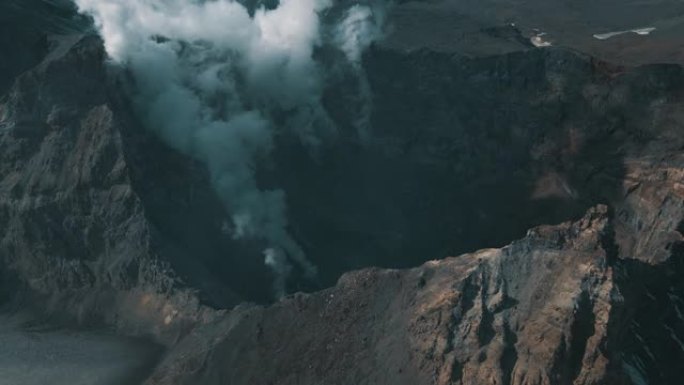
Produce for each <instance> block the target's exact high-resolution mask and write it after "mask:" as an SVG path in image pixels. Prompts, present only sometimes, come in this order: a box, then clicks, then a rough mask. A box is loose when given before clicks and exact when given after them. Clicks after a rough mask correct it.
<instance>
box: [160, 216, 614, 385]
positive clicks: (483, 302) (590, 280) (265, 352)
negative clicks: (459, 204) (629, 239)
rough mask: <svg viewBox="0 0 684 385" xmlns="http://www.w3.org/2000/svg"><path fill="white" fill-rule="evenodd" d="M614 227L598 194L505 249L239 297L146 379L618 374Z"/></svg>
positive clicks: (447, 379) (408, 380) (504, 378)
mask: <svg viewBox="0 0 684 385" xmlns="http://www.w3.org/2000/svg"><path fill="white" fill-rule="evenodd" d="M610 237H611V234H610V228H609V226H608V217H607V208H606V207H605V206H598V207H597V208H594V209H591V210H590V211H589V212H588V213H587V215H586V216H585V217H584V218H583V219H581V220H580V221H578V222H575V223H570V222H568V223H564V224H561V225H558V226H543V227H539V228H535V229H533V230H530V231H529V233H528V235H527V237H526V238H524V239H522V240H520V241H516V242H514V243H513V244H511V245H510V246H507V247H504V248H502V249H488V250H483V251H479V252H477V253H473V254H466V255H462V256H460V257H456V258H448V259H445V260H440V261H431V262H428V263H426V264H425V265H423V266H422V267H419V268H414V269H408V270H380V269H368V270H362V271H358V272H354V273H348V274H345V275H344V276H343V277H342V278H341V279H340V281H339V283H338V284H337V286H336V287H334V288H332V289H329V290H325V291H323V292H320V293H316V294H311V295H306V294H296V295H294V296H291V297H289V298H286V299H284V300H281V301H280V302H278V303H276V304H275V305H273V306H271V307H268V308H262V307H249V306H240V307H238V308H236V309H235V310H233V311H232V312H230V313H229V314H227V315H226V316H225V317H223V318H221V319H220V320H217V321H216V322H215V323H211V324H209V325H206V326H203V327H200V328H198V329H196V330H195V331H193V333H192V334H190V335H189V336H188V337H187V338H186V339H185V340H184V341H182V342H181V343H180V344H179V345H178V346H177V347H176V349H175V351H173V352H171V354H170V355H169V356H168V357H167V358H166V359H165V361H164V362H163V363H162V364H161V365H160V366H159V367H158V369H157V373H155V374H154V375H153V376H152V378H151V379H150V380H149V381H148V383H149V384H199V383H202V384H219V383H229V384H255V385H256V384H302V385H304V384H321V383H326V384H515V385H519V384H530V385H531V384H571V383H574V384H603V383H607V382H609V383H617V381H619V377H620V374H619V371H618V370H616V369H618V368H615V367H614V366H611V362H612V361H611V359H612V358H615V357H614V356H615V355H616V353H617V352H616V350H615V348H614V345H616V337H617V336H619V334H620V332H621V330H620V327H619V326H617V325H616V324H615V321H614V318H615V317H620V316H621V315H622V314H623V313H624V309H623V298H622V296H621V294H620V289H619V288H618V287H617V284H616V281H615V278H614V275H615V271H614V267H613V263H614V261H615V255H611V254H612V253H613V252H614V251H615V250H614V249H613V248H611V247H610ZM607 245H608V246H607Z"/></svg>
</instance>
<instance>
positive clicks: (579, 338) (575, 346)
mask: <svg viewBox="0 0 684 385" xmlns="http://www.w3.org/2000/svg"><path fill="white" fill-rule="evenodd" d="M595 320H596V316H595V314H594V309H593V304H592V301H591V298H590V297H589V293H587V292H586V291H585V292H582V294H581V295H580V298H579V300H578V302H577V309H576V311H575V318H574V320H573V323H572V327H571V329H570V333H571V340H570V346H569V349H570V350H569V352H568V370H569V376H568V377H567V378H569V381H568V383H569V384H571V383H573V381H574V380H575V379H576V378H577V377H578V376H579V374H580V372H581V370H582V366H583V365H582V359H583V358H584V354H585V352H586V349H587V341H588V340H589V337H591V336H592V335H594V331H595V330H594V322H595Z"/></svg>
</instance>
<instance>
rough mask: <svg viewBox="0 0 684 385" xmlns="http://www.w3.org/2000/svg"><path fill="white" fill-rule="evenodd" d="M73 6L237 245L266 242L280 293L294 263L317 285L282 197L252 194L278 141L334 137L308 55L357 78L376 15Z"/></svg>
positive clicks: (366, 10) (191, 2) (322, 0)
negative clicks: (204, 173)
mask: <svg viewBox="0 0 684 385" xmlns="http://www.w3.org/2000/svg"><path fill="white" fill-rule="evenodd" d="M75 2H76V4H77V5H78V7H79V9H80V11H81V12H84V13H87V14H89V15H91V16H92V17H93V19H94V20H95V23H96V26H97V27H98V28H99V31H100V33H101V35H102V37H103V40H104V42H105V47H106V50H107V53H108V54H109V56H110V57H111V59H112V60H113V61H114V62H115V63H117V64H119V65H122V66H125V67H126V68H127V69H128V70H129V71H130V72H131V74H132V75H133V78H134V80H135V93H134V96H133V98H134V103H135V105H136V107H137V109H138V111H139V114H140V116H141V118H142V119H143V121H144V123H145V124H146V126H147V127H148V128H149V129H151V130H153V131H154V132H156V133H157V134H158V135H159V136H160V137H161V138H162V139H163V140H165V141H166V142H167V143H168V144H169V145H171V146H173V147H174V148H176V149H177V150H179V151H181V152H183V153H186V154H189V155H191V156H193V157H195V158H196V159H199V160H200V161H202V162H203V163H204V164H205V165H206V166H207V168H208V170H209V172H210V174H211V178H212V182H213V185H214V187H215V189H216V191H217V192H218V194H219V196H220V197H221V199H222V200H223V202H224V204H225V206H226V208H227V211H228V212H229V213H230V215H231V218H230V225H229V228H230V229H229V230H230V232H231V234H232V236H233V237H234V238H251V239H259V240H262V241H264V243H265V244H266V246H265V250H264V256H265V260H264V263H265V264H266V265H267V266H268V267H269V268H271V270H272V271H273V272H274V273H275V274H276V275H277V276H278V278H277V279H276V283H275V286H276V287H275V289H276V291H277V292H278V293H279V294H282V293H283V292H284V290H285V281H286V278H287V275H288V274H289V273H290V271H291V270H292V266H291V264H290V262H292V263H295V264H296V265H298V266H299V267H300V268H302V269H303V270H304V271H305V272H306V274H307V275H308V276H309V277H314V276H315V275H316V268H315V266H313V265H312V264H311V263H310V262H309V261H308V259H307V258H306V256H305V254H304V252H303V250H302V249H301V247H300V246H299V245H298V244H297V242H296V241H295V240H294V239H293V238H292V237H291V236H290V234H289V233H288V230H287V229H288V221H287V207H286V203H285V193H284V191H282V190H278V189H274V190H265V189H261V188H259V186H258V184H257V181H256V177H255V169H256V166H257V162H258V161H259V160H260V159H263V158H265V157H267V156H268V154H269V152H270V151H271V150H272V148H273V146H274V135H275V134H276V133H278V132H280V131H281V130H288V132H292V133H293V134H296V135H298V137H299V138H301V140H302V141H304V142H305V143H307V144H308V145H309V146H316V145H317V144H318V143H319V142H320V141H321V139H322V138H323V137H325V136H326V135H330V134H331V133H334V130H335V128H334V124H333V123H332V122H331V121H330V119H329V118H328V115H327V113H326V112H325V109H324V108H323V107H322V105H321V95H322V92H323V87H324V79H325V71H326V69H325V68H323V67H322V65H320V64H319V63H317V62H316V60H314V51H315V49H316V48H317V47H320V46H323V45H329V46H333V47H336V48H337V49H338V50H340V51H342V52H343V53H344V56H345V57H346V58H347V61H348V63H346V65H349V66H352V67H354V68H356V69H359V70H360V68H361V64H360V61H361V53H362V51H363V50H364V49H365V48H367V47H368V46H369V45H370V44H371V43H372V42H373V41H374V40H376V39H377V38H379V37H380V34H381V24H382V21H383V20H384V17H383V16H382V15H383V13H382V12H379V9H380V7H378V6H371V5H362V4H358V3H357V4H354V5H351V6H350V7H348V9H347V10H346V11H344V12H342V15H343V16H342V17H341V18H338V20H336V21H335V22H334V24H335V25H332V26H324V25H322V22H321V15H322V14H323V12H325V11H327V10H330V9H331V7H333V3H332V1H331V0H281V1H280V3H279V4H278V6H277V7H275V8H273V9H266V8H263V7H262V8H258V9H256V10H255V11H254V12H253V13H252V14H250V12H249V10H248V9H247V8H246V7H245V6H244V5H242V4H240V3H239V2H237V1H234V0H214V1H198V0H75ZM364 92H367V90H366V91H364ZM364 114H365V112H364Z"/></svg>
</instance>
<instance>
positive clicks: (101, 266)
mask: <svg viewBox="0 0 684 385" xmlns="http://www.w3.org/2000/svg"><path fill="white" fill-rule="evenodd" d="M62 3H63V2H62ZM19 4H20V3H19V2H9V3H3V4H2V5H0V10H9V9H11V13H10V11H7V12H8V13H3V12H0V17H1V16H2V15H6V14H14V15H15V16H16V15H19V14H21V12H28V11H27V9H28V8H26V7H19ZM26 4H32V5H34V6H35V7H36V8H35V9H36V10H38V11H40V12H46V14H47V15H59V17H47V18H44V17H43V18H37V19H35V20H33V21H32V23H26V24H22V23H17V20H22V18H21V17H19V16H17V19H11V20H12V22H11V23H0V28H3V29H0V54H2V55H3V56H2V58H3V60H2V61H0V66H2V67H1V68H0V95H1V96H0V279H1V281H0V300H2V301H3V303H8V304H10V305H12V306H14V308H17V307H18V308H21V309H22V310H27V309H31V310H33V311H36V312H38V313H40V314H48V315H50V316H52V317H53V319H57V320H61V321H66V322H69V323H71V324H72V325H74V324H86V325H93V324H104V325H109V326H112V327H113V328H114V329H116V330H118V332H120V333H123V334H129V335H146V336H152V337H153V338H155V339H156V340H157V341H159V342H162V343H163V344H165V345H166V346H168V347H169V348H170V350H169V353H168V356H167V357H166V359H165V361H164V362H163V363H162V364H161V365H160V366H159V367H158V368H157V370H156V372H155V373H154V375H153V376H152V377H151V378H150V379H149V381H148V382H149V383H150V384H198V383H201V384H208V385H209V384H219V383H231V384H256V385H258V384H320V383H325V384H331V383H332V384H335V383H339V384H345V385H346V384H350V383H367V384H383V383H387V384H433V383H434V384H520V385H523V384H527V385H533V384H534V385H536V384H622V383H625V384H629V383H633V384H640V383H654V384H676V383H678V381H679V379H680V378H681V377H682V376H683V375H684V373H682V369H680V367H679V364H680V363H681V362H682V360H684V344H682V342H681V341H684V317H683V316H682V315H681V314H682V307H683V306H684V303H682V299H681V298H682V295H684V293H683V291H684V287H683V286H682V284H681V282H680V281H681V280H680V279H679V277H680V276H681V274H682V273H684V267H683V266H684V265H683V264H682V260H681V258H683V257H684V254H683V253H684V252H683V250H684V249H683V248H684V246H683V245H684V243H682V242H683V241H684V239H683V238H684V225H683V223H684V158H683V157H682V155H681V151H682V148H684V135H682V134H684V132H682V131H683V130H684V113H683V112H682V111H684V106H683V103H684V92H683V91H684V70H683V69H682V67H681V66H680V65H674V64H651V65H646V66H642V67H636V68H633V67H624V66H616V65H611V64H610V63H607V62H604V61H601V60H597V59H595V58H592V57H590V56H587V55H584V54H580V53H577V52H574V51H571V50H568V49H562V48H550V49H530V47H529V44H526V43H525V40H524V39H523V38H522V36H523V35H521V32H520V31H519V30H518V29H516V28H514V27H512V26H506V27H501V26H494V27H491V26H490V27H488V28H485V29H478V34H480V33H483V34H485V35H486V36H487V37H486V40H487V41H488V42H489V41H494V40H495V41H496V42H497V43H496V44H495V45H496V46H497V47H500V46H499V45H498V44H499V43H501V42H502V41H504V42H505V44H504V43H501V44H504V45H505V46H506V47H507V48H506V49H501V50H499V51H497V53H498V54H497V55H493V56H481V55H478V54H477V53H478V52H466V53H467V55H463V54H453V53H448V52H444V51H442V52H434V51H427V50H414V51H410V52H405V51H401V50H397V49H395V48H396V47H394V48H393V47H392V46H391V45H384V46H378V47H374V48H373V49H372V50H371V51H370V52H368V53H367V55H366V56H365V58H364V68H365V70H366V74H367V76H368V85H369V87H370V90H371V91H372V93H373V112H372V116H371V123H372V127H373V130H372V132H371V135H370V137H369V138H368V139H367V140H360V138H359V137H358V136H356V135H355V131H354V129H353V124H352V122H350V116H354V115H353V114H351V113H350V112H351V110H352V109H353V108H355V107H353V106H354V104H350V103H348V102H349V101H350V100H352V99H353V95H355V93H357V92H358V91H359V90H358V89H356V88H355V86H353V85H350V84H348V83H347V80H348V79H346V78H344V74H341V75H340V74H335V76H338V75H339V78H337V77H335V76H331V79H329V80H330V81H331V83H330V85H329V89H328V91H327V93H326V97H325V100H324V103H325V106H326V108H327V109H328V111H329V113H330V115H331V117H332V118H333V119H334V120H335V121H336V123H337V124H338V126H339V128H340V135H339V137H337V138H335V140H334V141H330V142H327V143H323V144H322V145H321V147H320V149H319V151H318V152H316V153H311V152H308V151H306V150H305V148H304V147H303V145H302V144H301V143H299V142H298V141H297V140H294V139H293V138H292V137H289V136H287V135H280V136H278V137H277V146H276V149H275V152H274V153H273V156H272V160H271V162H265V163H264V164H260V165H259V170H258V174H259V182H260V183H261V184H263V185H264V186H267V187H268V186H278V187H282V188H283V189H284V190H285V191H286V192H287V196H288V207H289V213H288V214H289V216H288V217H289V218H290V222H291V223H292V226H291V227H292V228H291V232H292V234H294V236H295V237H296V238H297V241H298V242H299V243H300V244H301V245H302V246H303V248H304V249H305V250H306V252H307V255H308V256H309V257H310V258H311V259H312V260H313V261H314V262H315V263H316V265H317V266H318V267H319V270H320V272H321V274H320V276H319V282H309V281H307V280H304V279H299V278H298V277H294V278H293V279H292V280H291V282H289V284H290V288H291V289H292V290H293V291H295V290H300V289H305V290H312V289H318V288H321V287H329V286H332V285H333V284H334V282H336V281H338V278H339V277H340V275H342V274H343V273H345V272H347V271H350V270H352V269H357V268H364V267H367V266H381V267H389V268H404V267H405V268H408V269H406V270H393V269H381V268H373V269H366V270H361V271H359V272H355V273H347V274H345V275H344V276H342V278H340V279H339V282H338V284H337V286H335V287H333V288H330V289H326V290H324V291H321V292H318V293H315V294H295V295H293V296H290V297H288V298H285V299H283V300H281V301H278V302H277V303H275V304H272V305H271V306H257V305H246V304H242V305H238V304H239V303H240V302H242V301H244V300H251V301H256V302H268V301H269V300H270V298H269V296H270V280H271V276H270V274H269V272H268V271H267V269H266V268H265V267H264V266H263V263H262V256H261V251H260V250H261V248H262V246H263V245H260V244H259V242H256V241H254V242H237V241H235V240H233V239H232V237H230V235H229V234H227V233H226V232H225V231H223V230H222V228H223V227H224V226H223V224H224V221H225V220H226V218H227V214H226V213H225V210H224V208H223V207H222V205H221V204H220V200H219V199H217V197H216V196H215V193H214V192H213V190H212V188H211V186H210V181H209V177H208V176H207V173H206V170H204V169H203V168H202V166H201V165H199V164H198V163H197V162H195V161H194V160H193V159H190V158H188V157H186V156H183V155H181V154H178V153H176V152H175V151H173V150H171V149H169V148H168V147H167V146H165V145H163V144H162V143H160V141H159V140H158V139H157V138H155V137H154V136H153V135H152V134H151V133H149V132H148V131H146V130H145V129H144V128H143V127H141V125H140V124H139V122H138V120H137V119H136V114H135V113H134V112H133V109H132V108H131V106H130V105H129V102H128V100H127V94H126V87H125V85H126V84H128V83H127V81H128V79H127V74H126V73H122V72H121V71H120V70H118V69H115V68H111V67H110V66H109V65H108V64H107V63H106V60H105V54H104V51H103V48H102V42H101V41H100V40H99V39H98V38H97V37H94V36H92V35H89V34H88V33H87V30H88V28H89V26H88V24H87V22H86V21H84V20H81V19H78V18H76V19H74V17H75V14H74V11H73V9H72V8H69V7H66V8H65V7H64V5H59V4H60V2H44V1H37V0H36V1H35V2H26ZM65 4H66V3H65ZM54 7H57V8H54ZM41 10H42V11H41ZM46 10H47V11H46ZM40 12H39V14H41V15H43V13H40ZM0 21H2V20H1V19H0ZM20 27H21V28H20ZM478 28H479V27H478ZM4 29H7V30H11V31H15V30H16V31H18V32H16V33H14V32H13V36H14V37H15V38H16V39H7V38H6V35H5V34H4V33H3V31H4ZM500 48H501V47H500ZM447 51H448V50H447ZM502 51H503V52H507V53H503V54H502V53H501V52H502ZM9 52H11V53H12V59H11V60H5V58H6V57H9V56H7V55H8V54H7V53H9ZM490 53H491V52H490ZM350 106H352V107H350ZM597 203H603V204H605V206H604V205H600V206H596V205H597ZM568 220H570V221H568ZM572 220H575V221H574V222H573V221H572ZM560 222H564V223H562V224H560V225H557V226H548V225H547V226H541V227H537V226H539V225H542V224H548V223H560ZM529 228H533V229H532V230H530V231H528V229H529ZM525 234H527V235H525ZM519 238H522V239H521V240H519V241H515V242H513V243H512V244H510V245H509V246H505V245H506V244H509V243H510V242H511V241H512V240H514V239H519ZM503 246H505V247H503ZM484 247H502V248H501V249H485V250H483V251H479V252H474V253H473V251H474V250H477V249H480V248H484ZM464 253H466V254H464ZM460 254H464V255H462V256H460V257H455V258H448V259H444V260H440V261H431V262H427V263H425V262H426V261H427V260H430V259H433V258H443V257H446V256H450V255H460ZM421 265H422V266H421ZM415 266H421V267H415ZM236 305H237V307H235V306H236ZM231 308H232V310H229V309H231ZM215 309H226V310H215ZM74 320H76V321H78V322H77V323H73V321H74Z"/></svg>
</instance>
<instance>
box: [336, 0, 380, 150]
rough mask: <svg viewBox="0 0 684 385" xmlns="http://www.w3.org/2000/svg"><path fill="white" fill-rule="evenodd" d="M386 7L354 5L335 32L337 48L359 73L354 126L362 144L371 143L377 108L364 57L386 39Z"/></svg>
mask: <svg viewBox="0 0 684 385" xmlns="http://www.w3.org/2000/svg"><path fill="white" fill-rule="evenodd" d="M383 5H384V6H380V5H378V3H374V4H363V5H362V4H355V5H353V6H352V7H350V8H349V9H347V10H346V12H345V13H344V16H343V18H342V20H341V21H340V22H339V24H337V26H336V27H335V31H334V40H335V43H336V45H337V46H338V47H339V48H340V50H342V52H344V55H345V56H346V58H347V60H348V62H349V63H350V64H351V66H352V67H353V69H354V70H355V72H356V74H355V76H356V82H357V89H358V100H357V103H358V106H357V111H356V116H354V117H353V124H354V126H355V127H356V131H357V135H358V137H359V139H360V140H361V142H362V143H363V142H367V141H368V140H369V138H370V136H371V132H370V115H371V111H372V108H373V103H372V95H371V90H370V85H369V84H368V79H367V78H366V74H365V71H364V70H363V66H362V54H363V52H364V51H365V50H366V49H367V48H368V47H369V46H370V45H371V44H372V43H373V42H374V41H376V40H379V39H380V38H381V37H382V36H383V33H384V31H383V26H384V24H385V17H386V15H385V10H386V8H385V7H386V6H387V3H384V4H383Z"/></svg>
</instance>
